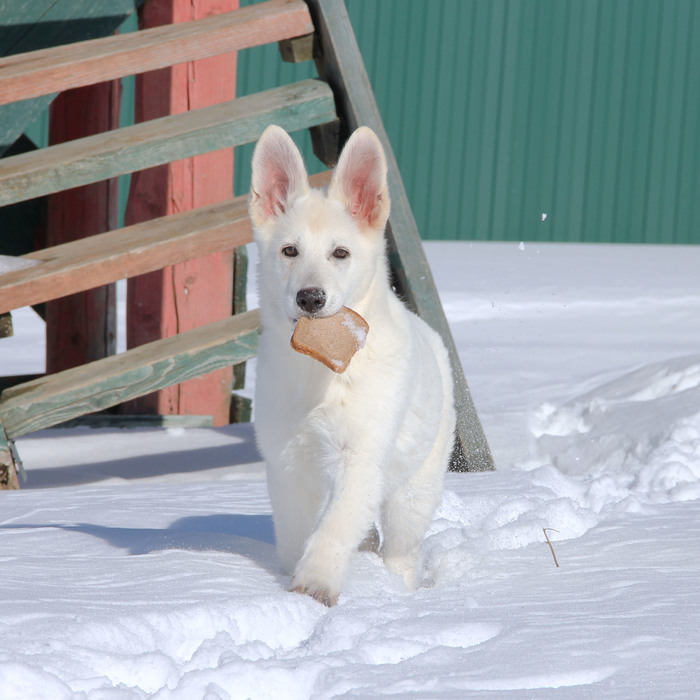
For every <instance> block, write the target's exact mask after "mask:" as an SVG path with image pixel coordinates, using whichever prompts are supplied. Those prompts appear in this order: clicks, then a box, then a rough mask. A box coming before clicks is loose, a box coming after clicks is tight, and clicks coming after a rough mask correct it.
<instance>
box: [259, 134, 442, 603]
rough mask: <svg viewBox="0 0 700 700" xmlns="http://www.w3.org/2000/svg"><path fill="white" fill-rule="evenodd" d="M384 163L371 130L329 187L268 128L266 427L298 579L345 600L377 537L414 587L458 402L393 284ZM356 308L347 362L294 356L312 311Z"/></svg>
mask: <svg viewBox="0 0 700 700" xmlns="http://www.w3.org/2000/svg"><path fill="white" fill-rule="evenodd" d="M386 176H387V167H386V159H385V157H384V152H383V149H382V146H381V144H380V142H379V139H378V138H377V137H376V136H375V134H374V132H373V131H371V130H370V129H368V128H366V127H362V128H360V129H358V130H357V131H355V133H354V134H353V135H352V136H351V138H350V139H349V140H348V142H347V144H346V146H345V148H344V150H343V152H342V154H341V157H340V160H339V162H338V166H337V168H336V169H335V172H334V174H333V178H332V180H331V183H330V186H329V187H328V190H327V191H323V190H316V189H312V188H310V187H309V183H308V178H307V174H306V169H305V167H304V163H303V160H302V157H301V154H300V153H299V151H298V150H297V148H296V146H295V145H294V142H293V141H292V140H291V138H290V137H289V136H288V135H287V133H286V132H285V131H284V130H283V129H281V128H280V127H277V126H270V127H268V128H267V129H266V130H265V132H264V133H263V135H262V136H261V138H260V140H259V142H258V144H257V146H256V148H255V153H254V155H253V173H252V187H251V194H250V200H249V208H250V216H251V220H252V222H253V230H254V233H255V242H256V243H257V246H258V248H259V251H260V269H259V286H260V312H261V318H262V326H263V330H262V335H261V339H260V350H259V354H258V369H257V382H256V430H257V439H258V444H259V447H260V450H261V452H262V454H263V456H264V458H265V460H266V462H267V475H268V488H269V492H270V499H271V501H272V508H273V513H274V522H275V533H276V538H277V549H278V553H279V557H280V560H281V562H282V565H283V566H284V567H285V569H286V570H287V571H288V572H289V573H291V574H293V578H292V590H294V591H296V592H299V593H306V594H308V595H310V596H312V597H313V598H315V599H316V600H318V601H320V602H322V603H324V604H326V605H329V606H330V605H334V604H335V603H336V602H337V600H338V595H339V593H340V591H341V588H342V585H343V581H344V579H345V576H346V573H347V570H348V565H349V563H350V561H351V559H352V556H353V553H354V552H355V551H356V550H357V549H358V548H359V547H360V546H361V545H363V544H364V545H366V546H368V547H369V546H371V545H374V547H375V551H377V547H378V544H379V536H378V534H377V530H376V529H375V528H376V526H378V527H379V528H380V531H381V535H382V542H381V555H382V558H383V559H384V562H385V564H386V565H387V566H388V567H389V568H390V569H391V570H392V571H395V572H397V573H399V574H400V575H401V576H402V577H403V579H404V581H405V582H406V585H407V586H408V587H409V589H411V590H412V589H413V588H414V587H415V585H416V580H417V576H418V565H419V559H420V548H421V543H422V540H423V538H424V536H425V533H426V530H427V528H428V526H429V524H430V522H431V520H432V517H433V513H434V511H435V508H436V506H437V504H438V503H439V500H440V497H441V493H442V482H443V475H444V473H445V470H446V468H447V464H448V460H449V455H450V452H451V448H452V446H453V440H454V427H455V409H454V404H453V398H452V378H451V372H450V365H449V360H448V356H447V351H446V350H445V347H444V345H443V343H442V341H441V339H440V337H439V336H438V334H437V333H435V332H434V331H433V330H432V329H431V328H429V327H428V325H426V324H425V323H424V322H423V321H422V320H420V319H419V318H418V317H417V316H415V315H414V314H412V313H411V312H410V311H408V309H406V307H405V306H404V305H403V304H402V303H401V302H400V301H399V300H398V299H397V298H396V296H395V295H394V293H393V292H392V290H391V288H390V286H389V279H388V264H387V259H386V254H385V242H384V228H385V225H386V222H387V219H388V216H389V195H388V191H387V180H386ZM343 306H347V307H349V308H351V309H353V310H355V311H357V312H358V313H359V314H360V315H362V316H363V317H364V318H365V319H366V320H367V322H368V323H369V333H368V335H367V339H366V345H365V346H364V348H362V349H361V350H359V352H358V353H357V354H356V355H355V356H354V357H353V359H352V361H351V363H350V366H349V367H348V369H347V371H346V372H345V373H344V374H336V373H334V372H332V371H331V370H330V369H328V368H327V367H325V366H324V365H323V364H321V363H320V362H317V361H316V360H314V359H312V358H310V357H307V356H305V355H301V354H298V353H296V352H295V351H294V350H293V349H292V348H291V347H290V343H289V341H290V337H291V335H292V332H293V330H294V327H295V323H296V321H297V320H298V319H299V317H300V315H307V316H319V317H324V316H330V315H332V314H334V313H336V312H337V311H339V310H340V309H341V308H342V307H343Z"/></svg>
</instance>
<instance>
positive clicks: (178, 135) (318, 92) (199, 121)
mask: <svg viewBox="0 0 700 700" xmlns="http://www.w3.org/2000/svg"><path fill="white" fill-rule="evenodd" d="M334 119H335V102H334V99H333V93H332V91H331V89H330V88H329V87H328V85H326V83H324V82H322V81H320V80H304V81H302V82H299V83H294V84H292V85H287V86H284V87H281V88H275V89H273V90H267V91H265V92H261V93H257V94H255V95H251V96H249V97H240V98H238V99H237V100H233V101H231V102H225V103H222V104H218V105H214V106H212V107H204V108H202V109H197V110H193V111H191V112H187V113H185V114H176V115H173V116H169V117H162V118H160V119H153V120H151V121H148V122H145V123H143V124H136V125H135V126H130V127H125V128H123V129H118V130H116V131H110V132H107V133H105V134H98V135H96V136H88V137H86V138H83V139H78V140H76V141H72V142H71V143H66V144H60V145H58V146H52V147H50V148H44V149H41V150H39V151H34V152H32V153H25V154H22V155H19V156H14V157H12V158H4V159H2V160H0V206H2V205H3V204H11V203H12V202H17V201H23V200H26V199H32V198H33V197H38V196H41V195H43V194H49V193H51V192H58V191H60V190H63V189H67V188H69V187H77V186H78V185H85V184H88V183H90V182H96V181H98V180H105V179H107V178H111V177H116V176H118V175H125V174H126V173H131V172H134V171H136V170H142V169H144V168H150V167H153V166H154V165H162V164H163V163H169V162H171V161H174V160H179V159H181V158H189V157H191V156H194V155H197V154H199V153H204V152H208V151H215V150H218V149H220V148H230V147H231V146H239V145H241V144H244V143H250V142H252V141H255V140H256V139H257V138H258V137H259V136H260V134H261V133H262V132H263V130H264V129H265V126H267V125H268V124H272V123H275V124H279V125H280V126H282V127H283V128H285V129H287V130H289V131H296V130H299V129H304V128H309V127H311V126H316V125H318V124H323V123H325V122H328V121H333V120H334Z"/></svg>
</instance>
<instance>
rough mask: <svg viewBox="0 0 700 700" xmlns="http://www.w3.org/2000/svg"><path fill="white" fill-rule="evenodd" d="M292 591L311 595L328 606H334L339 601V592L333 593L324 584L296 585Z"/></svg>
mask: <svg viewBox="0 0 700 700" xmlns="http://www.w3.org/2000/svg"><path fill="white" fill-rule="evenodd" d="M292 593H302V594H303V595H308V596H311V597H312V598H313V599H314V600H317V601H318V602H319V603H322V604H323V605H325V606H326V607H327V608H332V607H333V606H334V605H336V604H337V603H338V594H337V593H331V592H330V591H329V590H328V589H327V588H325V587H323V586H302V585H299V586H294V588H292Z"/></svg>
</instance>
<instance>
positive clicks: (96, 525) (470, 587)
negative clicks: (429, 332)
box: [0, 243, 700, 700]
mask: <svg viewBox="0 0 700 700" xmlns="http://www.w3.org/2000/svg"><path fill="white" fill-rule="evenodd" d="M426 248H427V252H428V256H429V258H430V261H431V264H432V268H433V272H434V274H435V277H436V280H437V283H438V287H439V289H440V293H441V295H442V298H443V302H444V305H445V309H446V312H447V315H448V319H449V321H450V324H451V326H452V329H453V333H454V335H455V338H456V341H457V344H458V347H459V349H460V353H461V357H462V361H463V364H464V367H465V371H466V374H467V378H468V380H469V383H470V387H471V390H472V394H473V396H474V399H475V402H476V404H477V408H478V410H479V413H480V415H481V418H482V422H483V424H484V428H485V430H486V433H487V436H488V437H489V440H490V443H491V446H492V449H493V452H494V456H495V458H496V462H497V467H498V470H497V471H496V472H493V473H486V474H450V475H449V476H448V479H447V491H446V493H445V496H444V499H443V502H442V505H441V507H440V509H439V512H438V514H437V517H436V519H435V521H434V523H433V526H432V528H431V530H430V533H429V536H428V537H427V539H426V541H425V544H424V568H425V572H424V586H423V587H422V588H421V589H420V590H418V591H417V592H416V593H414V594H408V593H407V592H406V591H405V590H404V589H403V588H402V584H401V583H400V582H399V581H398V580H396V579H395V578H394V577H393V576H392V575H391V574H389V573H388V572H387V570H386V569H385V568H384V567H383V566H382V564H381V562H380V560H379V559H378V558H377V557H376V556H374V555H370V554H358V556H357V558H356V561H355V562H354V565H353V568H352V573H351V577H350V581H349V583H348V585H347V588H346V590H345V591H344V593H343V595H342V596H341V598H340V603H339V605H338V606H337V607H335V608H332V609H327V608H325V607H323V606H321V605H319V604H318V603H316V602H314V601H313V600H312V599H311V598H308V597H305V596H300V595H297V594H293V593H288V592H287V587H288V583H289V581H288V579H287V577H286V576H284V575H283V574H282V573H281V571H280V568H279V566H278V564H277V561H276V557H275V551H274V545H273V539H274V537H273V530H272V521H271V515H270V506H269V503H268V499H267V494H266V489H265V480H264V471H263V467H262V465H261V464H260V462H259V457H258V456H257V454H256V451H255V445H254V436H253V431H252V428H251V426H249V425H241V426H231V427H229V428H226V429H221V430H203V429H197V430H195V429H192V430H182V429H170V430H132V431H119V430H90V429H87V428H77V429H63V430H50V431H45V432H43V433H39V434H35V435H31V436H27V437H25V438H23V439H21V440H20V441H19V442H18V447H19V451H20V453H21V455H22V457H23V459H24V462H25V465H26V468H27V473H28V482H27V483H26V484H25V486H24V488H23V490H21V491H19V492H2V493H0V567H1V568H0V572H1V574H0V582H1V585H0V590H1V591H2V593H1V596H2V602H1V603H0V698H2V700H9V699H13V700H14V699H15V698H17V699H22V700H30V699H35V698H37V699H39V698H46V699H50V700H62V699H64V698H65V699H68V698H76V699H77V698H84V699H89V700H116V699H119V700H122V699H124V700H126V699H131V698H151V697H153V698H158V699H161V698H178V699H182V700H199V699H205V698H206V699H207V700H220V699H223V698H255V699H257V698H273V699H276V700H277V699H284V698H331V697H348V698H350V697H363V698H368V697H375V696H381V695H394V696H398V697H414V698H438V697H439V698H471V697H474V698H481V697H490V698H629V699H630V700H639V699H642V700H644V699H647V698H648V699H652V698H653V699H656V698H696V697H698V685H700V671H699V670H698V662H699V661H700V602H698V600H699V598H698V581H700V556H698V555H699V554H700V275H699V274H698V270H700V247H697V248H682V247H675V248H670V247H669V248H666V247H635V246H629V247H622V246H615V247H603V246H579V245H544V244H525V245H524V246H522V245H521V246H518V245H516V244H493V243H491V244H487V243H483V244H468V243H429V244H428V245H427V246H426ZM15 320H16V324H15V325H16V331H17V337H15V338H13V339H6V340H2V341H0V372H1V373H2V374H15V373H25V372H32V371H40V369H41V365H42V345H41V326H40V325H39V324H38V323H37V322H36V321H35V320H34V319H33V318H32V316H31V314H30V313H29V312H26V311H23V312H19V313H18V314H17V315H16V318H15ZM545 528H546V529H547V534H548V536H549V538H550V540H551V542H552V547H553V552H552V551H551V550H550V547H549V546H548V544H547V542H546V540H545V534H544V531H543V529H545ZM553 554H555V555H556V559H557V561H558V563H559V567H557V566H555V559H554V556H553Z"/></svg>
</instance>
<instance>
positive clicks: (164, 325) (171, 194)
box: [124, 0, 238, 425]
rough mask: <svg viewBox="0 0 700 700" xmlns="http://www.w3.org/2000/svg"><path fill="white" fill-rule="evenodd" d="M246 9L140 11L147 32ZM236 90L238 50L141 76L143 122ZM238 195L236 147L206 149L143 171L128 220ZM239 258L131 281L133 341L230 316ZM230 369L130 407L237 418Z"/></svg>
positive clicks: (218, 5)
mask: <svg viewBox="0 0 700 700" xmlns="http://www.w3.org/2000/svg"><path fill="white" fill-rule="evenodd" d="M237 8H238V0H147V2H146V3H145V4H144V5H143V6H142V8H141V9H140V11H139V27H140V28H142V29H145V28H149V27H156V26H160V25H163V24H172V23H177V22H186V21H189V20H194V19H201V18H203V17H206V16H208V15H212V14H219V13H221V12H226V11H229V10H235V9H237ZM235 89H236V54H235V53H230V54H225V55H222V56H216V57H212V58H206V59H202V60H199V61H195V62H191V63H186V64H180V65H177V66H174V67H172V68H166V69H162V70H158V71H152V72H150V73H145V74H142V75H139V76H137V77H136V115H135V116H136V121H137V122H140V121H146V120H149V119H154V118H157V117H162V116H166V115H168V114H177V113H180V112H185V111H188V110H190V109H197V108H200V107H205V106H207V105H211V104H215V103H218V102H223V101H225V100H231V99H233V98H234V97H235ZM232 195H233V149H227V150H225V151H218V152H215V153H209V154H204V155H201V156H196V157H194V158H189V159H186V160H182V161H178V162H174V163H170V164H168V165H163V166H159V167H157V168H151V169H149V170H145V171H141V172H139V173H135V174H134V175H133V176H132V179H131V191H130V195H129V203H128V205H127V213H126V220H127V224H133V223H137V222H140V221H146V220H149V219H153V218H155V217H159V216H165V215H167V214H172V213H177V212H179V211H183V210H187V209H192V208H194V207H198V206H203V205H206V204H212V203H214V202H218V201H221V200H223V199H227V198H229V197H231V196H232ZM232 294H233V256H232V255H231V253H221V254H215V255H210V256H207V257H206V258H201V259H198V260H192V261H190V262H187V263H182V264H180V265H176V266H174V267H170V268H166V269H165V270H161V271H159V272H154V273H150V274H148V275H144V276H142V277H137V278H134V279H132V280H129V284H128V297H127V298H128V300H127V345H128V346H129V347H130V348H133V347H137V346H139V345H142V344H143V343H147V342H150V341H152V340H156V339H158V338H163V337H169V336H172V335H175V334H177V333H180V332H182V331H185V330H189V329H192V328H196V327H198V326H201V325H204V324H206V323H210V322H213V321H217V320H220V319H224V318H226V317H227V316H230V315H231V306H232ZM232 377H233V375H232V370H231V369H230V368H227V369H223V370H218V371H217V372H213V373H211V374H209V375H207V376H205V377H201V378H199V379H194V380H191V381H188V382H186V383H183V384H180V385H178V386H175V387H170V388H168V389H164V390H162V391H159V392H158V393H157V394H152V395H149V396H145V397H142V398H140V399H137V400H135V401H133V402H130V403H129V404H128V405H127V406H126V407H125V408H124V411H125V412H132V413H157V414H190V415H196V414H209V415H212V416H213V418H214V424H215V425H224V424H226V423H228V422H229V410H230V402H231V389H232V383H233V378H232Z"/></svg>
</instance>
